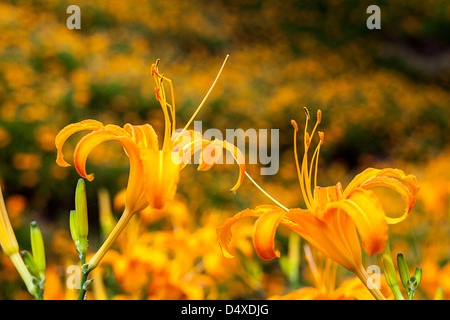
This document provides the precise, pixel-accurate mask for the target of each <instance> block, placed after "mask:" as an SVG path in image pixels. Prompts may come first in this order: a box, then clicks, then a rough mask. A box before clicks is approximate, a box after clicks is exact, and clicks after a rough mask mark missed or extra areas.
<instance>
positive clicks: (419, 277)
mask: <svg viewBox="0 0 450 320" xmlns="http://www.w3.org/2000/svg"><path fill="white" fill-rule="evenodd" d="M413 277H414V278H416V280H417V285H419V284H420V281H421V280H422V268H416V271H414V275H413Z"/></svg>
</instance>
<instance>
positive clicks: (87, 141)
mask: <svg viewBox="0 0 450 320" xmlns="http://www.w3.org/2000/svg"><path fill="white" fill-rule="evenodd" d="M109 140H116V141H118V142H120V143H121V144H122V146H123V147H124V149H125V151H126V152H127V155H128V157H129V158H130V160H132V158H139V149H138V148H137V146H136V144H135V143H134V142H133V140H131V138H130V137H129V136H128V134H127V132H126V131H125V130H123V129H122V128H120V127H118V126H113V125H107V126H106V127H105V128H104V129H100V130H96V131H93V132H91V133H89V134H88V135H86V136H84V137H83V138H82V139H81V140H80V142H78V144H77V147H76V148H75V154H74V163H75V168H76V170H77V171H78V173H79V174H80V176H82V177H83V178H86V179H87V180H89V181H92V180H93V179H94V175H93V174H89V175H88V174H87V173H86V159H87V157H88V155H89V153H90V152H91V151H92V149H93V148H95V147H96V146H98V145H99V144H100V143H102V142H105V141H109Z"/></svg>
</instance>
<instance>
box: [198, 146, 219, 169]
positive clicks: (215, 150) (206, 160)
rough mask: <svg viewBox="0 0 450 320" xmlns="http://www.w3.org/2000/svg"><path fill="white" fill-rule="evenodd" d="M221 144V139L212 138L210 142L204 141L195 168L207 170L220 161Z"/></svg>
mask: <svg viewBox="0 0 450 320" xmlns="http://www.w3.org/2000/svg"><path fill="white" fill-rule="evenodd" d="M222 156H223V145H222V141H219V140H214V141H213V142H211V143H206V145H205V147H204V148H203V149H202V152H201V155H200V164H199V166H198V168H197V170H199V171H207V170H209V169H211V168H212V166H214V165H215V164H216V163H222V162H221V160H222V158H223V157H222Z"/></svg>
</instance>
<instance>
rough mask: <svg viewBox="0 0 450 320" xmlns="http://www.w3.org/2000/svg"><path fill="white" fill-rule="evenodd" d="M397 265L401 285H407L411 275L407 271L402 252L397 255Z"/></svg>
mask: <svg viewBox="0 0 450 320" xmlns="http://www.w3.org/2000/svg"><path fill="white" fill-rule="evenodd" d="M397 265H398V273H399V274H400V279H401V281H402V284H403V287H404V288H407V287H408V281H409V279H410V277H411V275H410V273H409V268H408V265H407V264H406V260H405V257H404V256H403V254H401V253H399V254H398V255H397Z"/></svg>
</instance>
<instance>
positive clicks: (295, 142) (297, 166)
mask: <svg viewBox="0 0 450 320" xmlns="http://www.w3.org/2000/svg"><path fill="white" fill-rule="evenodd" d="M291 124H292V126H293V127H294V157H295V166H296V168H297V176H298V182H299V183H300V189H301V191H302V196H303V200H304V201H305V204H306V206H307V207H308V209H309V210H311V209H312V207H311V204H310V203H309V198H308V196H307V194H306V191H305V186H304V180H303V169H302V171H300V165H299V162H298V153H297V131H298V126H297V122H295V120H291ZM305 141H306V140H305ZM305 144H306V142H305ZM303 160H305V159H304V158H303Z"/></svg>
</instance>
